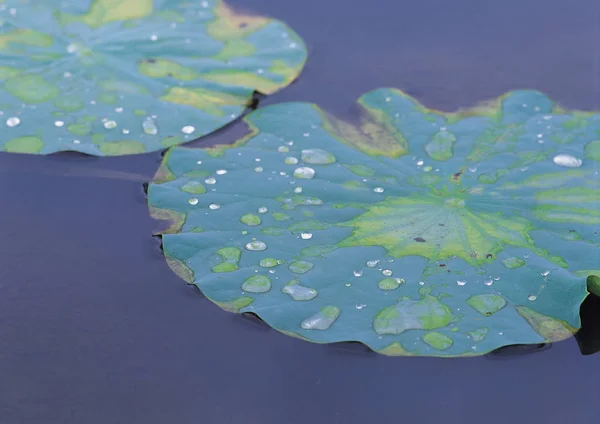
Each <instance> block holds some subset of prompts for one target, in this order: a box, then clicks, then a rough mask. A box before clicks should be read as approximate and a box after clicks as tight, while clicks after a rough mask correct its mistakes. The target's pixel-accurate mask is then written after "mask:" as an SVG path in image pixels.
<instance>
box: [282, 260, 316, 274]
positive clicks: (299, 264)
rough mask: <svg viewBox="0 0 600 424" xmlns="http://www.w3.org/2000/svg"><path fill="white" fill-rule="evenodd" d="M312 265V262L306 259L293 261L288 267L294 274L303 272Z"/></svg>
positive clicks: (308, 269)
mask: <svg viewBox="0 0 600 424" xmlns="http://www.w3.org/2000/svg"><path fill="white" fill-rule="evenodd" d="M313 267H314V264H312V263H310V262H307V261H295V262H292V263H291V264H290V266H289V267H288V268H289V270H290V271H292V272H293V273H295V274H305V273H307V272H308V271H310V270H311V269H312V268H313Z"/></svg>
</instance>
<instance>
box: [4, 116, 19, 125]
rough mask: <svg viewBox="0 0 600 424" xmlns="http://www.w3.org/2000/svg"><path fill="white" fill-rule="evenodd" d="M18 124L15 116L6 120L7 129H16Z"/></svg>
mask: <svg viewBox="0 0 600 424" xmlns="http://www.w3.org/2000/svg"><path fill="white" fill-rule="evenodd" d="M20 123H21V120H20V119H19V118H17V117H16V116H13V117H12V118H8V119H7V120H6V126H8V127H16V126H17V125H19V124H20Z"/></svg>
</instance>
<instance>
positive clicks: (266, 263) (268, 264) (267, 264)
mask: <svg viewBox="0 0 600 424" xmlns="http://www.w3.org/2000/svg"><path fill="white" fill-rule="evenodd" d="M259 265H260V266H262V267H263V268H273V267H274V266H277V265H279V261H278V260H277V259H275V258H264V259H262V260H261V261H260V263H259Z"/></svg>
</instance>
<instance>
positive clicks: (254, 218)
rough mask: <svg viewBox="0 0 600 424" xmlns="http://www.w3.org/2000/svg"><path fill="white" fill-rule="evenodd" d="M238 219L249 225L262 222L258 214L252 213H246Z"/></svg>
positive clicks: (253, 225)
mask: <svg viewBox="0 0 600 424" xmlns="http://www.w3.org/2000/svg"><path fill="white" fill-rule="evenodd" d="M240 221H241V222H242V223H244V224H246V225H247V226H249V227H255V226H257V225H260V224H261V222H262V221H261V219H260V216H258V215H254V214H252V213H247V214H246V215H244V216H242V217H241V218H240Z"/></svg>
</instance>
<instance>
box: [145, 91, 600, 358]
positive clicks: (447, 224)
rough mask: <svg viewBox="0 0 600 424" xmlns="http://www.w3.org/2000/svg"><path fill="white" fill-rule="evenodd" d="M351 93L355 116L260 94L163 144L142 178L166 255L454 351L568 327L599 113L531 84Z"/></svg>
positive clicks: (253, 294)
mask: <svg viewBox="0 0 600 424" xmlns="http://www.w3.org/2000/svg"><path fill="white" fill-rule="evenodd" d="M359 104H360V105H361V108H362V111H363V114H362V116H361V121H360V122H358V123H356V124H350V123H348V122H344V121H342V120H340V119H337V118H335V117H333V116H330V115H328V114H326V113H325V112H323V111H322V110H320V109H319V108H317V107H316V106H315V105H311V104H305V103H288V104H281V105H275V106H269V107H266V108H264V109H259V110H257V111H255V112H253V113H251V114H250V115H248V116H247V117H246V118H245V119H246V122H247V123H248V125H249V127H250V128H251V133H250V134H249V135H248V136H247V137H245V138H244V139H242V140H240V141H238V142H237V143H235V144H234V145H233V146H219V147H217V148H210V149H190V148H173V149H171V150H170V151H169V152H168V153H167V155H166V157H165V158H164V162H163V163H162V165H161V168H160V170H159V171H158V173H157V176H156V178H155V180H154V182H153V183H152V184H150V187H149V206H150V209H151V214H152V216H154V217H155V218H157V219H169V220H170V222H171V226H170V227H169V228H168V229H167V230H166V231H164V232H163V247H164V252H165V255H166V257H167V258H168V260H169V263H170V264H171V267H172V268H173V269H174V270H175V271H176V272H178V274H179V275H183V276H184V277H185V279H186V280H187V281H188V282H190V283H192V284H195V285H196V286H198V287H199V288H200V290H202V292H203V293H204V294H205V295H206V296H207V297H208V298H209V299H211V300H212V301H213V302H215V303H217V304H218V305H220V306H221V307H222V308H224V309H226V310H229V311H234V312H252V313H255V314H257V315H258V316H260V317H261V318H262V319H263V320H264V321H266V322H267V323H268V324H269V325H270V326H272V327H273V328H275V329H277V330H279V331H282V332H284V333H286V334H289V335H294V336H297V337H300V338H303V339H306V340H309V341H311V342H316V343H329V342H341V341H359V342H362V343H364V344H366V345H368V346H369V347H371V348H372V349H373V350H375V351H378V352H381V353H384V354H388V355H423V356H470V355H480V354H484V353H487V352H490V351H491V350H494V349H496V348H499V347H502V346H506V345H512V344H534V343H542V342H552V341H558V340H562V339H565V338H567V337H570V336H571V335H572V334H573V333H574V332H575V331H576V330H577V329H578V328H579V327H580V320H579V307H580V305H581V303H582V301H583V300H584V298H585V297H586V296H587V293H588V292H587V290H586V279H589V280H590V281H591V279H590V278H588V277H590V276H595V275H597V273H598V271H594V270H597V269H598V259H599V257H600V236H599V233H598V231H599V230H600V212H599V210H600V209H599V206H600V190H599V189H600V177H599V175H598V169H599V168H598V160H599V156H598V141H597V140H599V139H600V115H598V114H594V113H583V112H570V111H565V110H563V109H561V108H559V107H558V106H556V105H555V104H554V103H553V102H552V101H551V100H550V99H548V98H547V97H546V96H544V95H543V94H541V93H539V92H536V91H515V92H511V93H508V94H507V95H505V96H503V97H501V98H499V99H497V100H496V101H493V102H490V103H487V104H484V105H482V106H480V107H477V108H473V109H469V110H462V111H459V112H457V113H442V112H437V111H433V110H429V109H426V108H425V107H423V106H422V105H420V104H419V103H418V102H417V101H415V100H414V99H412V98H411V97H409V96H407V95H405V94H404V93H402V92H400V91H397V90H392V89H380V90H376V91H373V92H369V93H367V94H365V95H364V96H362V97H361V98H360V99H359ZM182 270H185V271H182ZM594 281H595V280H594ZM591 286H592V285H590V287H591Z"/></svg>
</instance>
